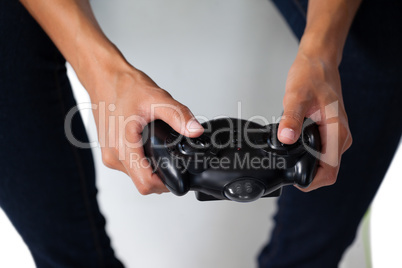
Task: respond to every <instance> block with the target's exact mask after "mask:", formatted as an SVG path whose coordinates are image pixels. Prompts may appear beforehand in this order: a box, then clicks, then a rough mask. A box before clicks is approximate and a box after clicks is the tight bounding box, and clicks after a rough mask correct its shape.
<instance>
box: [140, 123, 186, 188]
mask: <svg viewBox="0 0 402 268" xmlns="http://www.w3.org/2000/svg"><path fill="white" fill-rule="evenodd" d="M172 133H173V134H175V135H176V136H177V137H180V134H178V133H177V132H175V131H174V130H173V129H172V128H171V127H170V126H169V125H168V124H166V123H165V122H163V121H162V120H155V121H153V122H151V123H149V124H148V125H146V126H145V128H144V130H143V132H142V140H143V144H144V154H145V156H146V157H147V158H148V160H149V161H150V163H151V165H152V168H153V170H154V171H155V172H156V174H157V175H158V177H159V178H160V179H161V180H162V181H163V183H164V184H165V185H166V187H167V188H168V189H169V190H170V191H171V192H172V193H174V194H175V195H179V196H181V195H184V194H186V193H187V192H188V191H189V190H190V187H189V185H188V181H189V180H188V172H187V171H186V170H185V169H184V167H182V166H181V165H180V159H177V158H175V157H174V156H172V155H171V154H170V153H169V152H168V151H167V149H166V141H167V140H168V137H169V135H170V134H172Z"/></svg>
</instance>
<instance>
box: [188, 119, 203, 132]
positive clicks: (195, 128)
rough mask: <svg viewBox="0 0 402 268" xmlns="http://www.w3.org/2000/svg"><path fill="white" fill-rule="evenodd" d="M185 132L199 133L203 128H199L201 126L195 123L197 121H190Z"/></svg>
mask: <svg viewBox="0 0 402 268" xmlns="http://www.w3.org/2000/svg"><path fill="white" fill-rule="evenodd" d="M186 128H187V130H188V131H189V132H190V133H191V132H199V131H200V130H203V129H204V128H203V127H202V126H201V124H200V123H199V122H198V121H197V119H195V118H194V119H191V120H190V121H189V122H188V123H187V127H186Z"/></svg>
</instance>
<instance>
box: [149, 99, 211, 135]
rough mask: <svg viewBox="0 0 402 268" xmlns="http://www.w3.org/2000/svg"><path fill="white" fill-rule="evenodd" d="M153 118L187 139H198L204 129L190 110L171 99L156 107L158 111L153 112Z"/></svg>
mask: <svg viewBox="0 0 402 268" xmlns="http://www.w3.org/2000/svg"><path fill="white" fill-rule="evenodd" d="M155 117H156V119H161V120H163V121H164V122H166V123H167V124H168V125H169V126H171V127H172V128H173V129H174V130H175V131H177V132H178V133H180V134H182V135H184V136H187V137H191V138H193V137H198V136H199V135H201V134H202V133H203V132H204V128H203V127H202V126H201V124H200V123H199V122H198V121H197V119H196V118H195V117H194V115H193V113H192V112H191V111H190V109H189V108H187V106H185V105H183V104H181V103H180V102H178V101H176V100H173V99H169V100H168V101H167V102H165V103H164V104H161V105H158V109H156V110H155Z"/></svg>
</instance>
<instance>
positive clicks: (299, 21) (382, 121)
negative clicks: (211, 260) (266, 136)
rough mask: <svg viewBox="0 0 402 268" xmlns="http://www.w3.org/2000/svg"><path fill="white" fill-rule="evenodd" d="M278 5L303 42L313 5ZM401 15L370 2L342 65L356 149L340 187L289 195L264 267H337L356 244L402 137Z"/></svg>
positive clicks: (294, 1) (345, 161) (395, 7)
mask: <svg viewBox="0 0 402 268" xmlns="http://www.w3.org/2000/svg"><path fill="white" fill-rule="evenodd" d="M276 2H278V3H279V9H280V10H281V11H283V14H285V15H286V16H290V17H288V18H286V19H287V21H288V22H289V23H290V25H291V26H292V29H293V30H294V32H295V34H296V35H297V36H298V37H300V36H301V35H302V32H303V29H304V25H305V13H304V11H305V8H306V6H307V1H298V0H291V1H276ZM284 2H286V3H285V4H284ZM291 9H292V10H293V11H292V12H290V10H291ZM401 11H402V8H401V4H395V3H392V1H383V2H381V3H379V1H370V0H368V1H363V4H362V6H361V9H360V11H359V13H358V14H357V16H356V19H355V22H354V24H353V26H352V29H351V31H350V34H349V37H348V40H347V43H346V46H345V50H344V57H343V61H342V64H341V66H340V74H341V80H342V88H343V95H344V102H345V108H346V111H347V113H348V117H349V124H350V129H351V132H352V135H353V138H354V139H353V140H354V141H353V145H352V147H351V148H350V149H349V150H348V151H347V152H346V153H345V154H344V156H343V158H342V163H341V168H340V172H339V175H338V181H337V182H336V184H335V185H333V186H330V187H324V188H321V189H318V190H316V191H313V192H310V193H303V192H300V191H298V190H297V189H295V188H293V187H287V188H286V189H284V191H283V194H282V196H281V197H280V198H279V201H278V212H277V214H276V215H275V224H276V225H275V228H274V230H273V232H272V238H271V242H270V244H269V245H267V246H266V247H265V248H264V249H263V251H262V252H261V255H260V257H259V263H260V267H308V268H314V267H337V265H338V262H339V260H340V259H341V257H342V255H343V253H344V251H345V249H346V248H347V247H348V246H349V245H350V244H351V243H352V241H353V239H354V237H355V234H356V230H357V227H358V224H359V222H360V221H361V219H362V217H363V215H364V213H365V211H366V210H367V208H368V206H369V205H370V203H371V201H372V199H373V197H374V196H375V193H376V191H377V190H378V188H379V186H380V184H381V181H382V179H383V177H384V175H385V173H386V171H387V169H388V167H389V164H390V162H391V160H392V158H393V155H394V153H395V151H396V149H397V147H398V144H399V141H400V137H401V132H402V120H401V119H402V117H401V114H402V107H401V105H400V103H401V102H402V88H401V85H402V78H401V75H398V74H401V73H402V68H401V65H400V64H399V63H400V62H401V60H402V53H400V52H399V50H400V48H401V47H402V42H401V40H400V39H398V38H395V32H402V28H401V27H402V21H401V19H400V15H397V14H398V12H401ZM373 17H376V20H373V19H372V18H373ZM293 25H295V26H294V27H293ZM300 25H301V26H300Z"/></svg>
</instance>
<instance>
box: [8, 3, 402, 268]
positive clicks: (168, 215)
mask: <svg viewBox="0 0 402 268" xmlns="http://www.w3.org/2000/svg"><path fill="white" fill-rule="evenodd" d="M92 5H93V7H94V10H95V14H96V16H97V18H98V19H99V21H100V24H101V26H102V28H103V29H104V31H105V32H106V34H107V35H108V37H109V38H110V39H111V40H112V41H113V42H114V43H115V44H116V45H117V46H118V47H119V48H120V49H121V50H122V52H123V54H124V55H125V56H126V58H127V59H128V60H129V61H130V62H131V63H132V64H133V65H134V66H136V67H137V68H139V69H141V70H143V71H144V72H146V73H147V74H148V75H150V76H151V77H152V78H153V79H154V80H155V81H156V82H157V83H158V84H159V85H160V86H161V87H162V88H164V89H166V90H168V91H169V92H170V93H171V94H172V95H173V96H174V97H175V98H176V99H178V100H179V101H181V102H182V103H184V104H186V105H187V106H188V107H189V108H190V109H191V110H192V111H193V113H194V114H196V115H203V116H206V117H208V118H213V117H215V116H219V115H227V116H234V117H241V118H245V119H248V118H250V117H251V116H253V115H263V116H266V117H267V118H271V117H272V116H274V117H275V116H278V115H279V114H280V113H281V111H282V96H283V93H284V84H285V79H286V74H287V71H288V68H289V67H290V65H291V63H292V60H293V58H294V56H295V54H296V50H297V42H296V40H295V38H294V37H293V36H292V35H291V33H290V31H289V29H288V28H287V26H286V24H285V23H284V21H283V20H282V18H281V17H280V15H279V13H278V12H277V11H276V10H275V8H274V6H273V5H272V4H271V3H270V2H269V1H267V0H207V1H195V0H118V1H106V0H98V1H93V2H92ZM70 77H71V78H72V83H73V86H74V90H75V94H76V96H77V99H78V101H79V102H88V101H89V100H88V97H87V95H86V93H85V92H84V90H83V89H82V88H80V85H79V84H78V82H77V80H76V78H75V76H74V74H73V73H72V72H71V69H70ZM238 102H241V107H242V109H241V113H238ZM83 115H84V120H85V122H86V125H87V127H88V132H89V135H90V137H91V139H92V140H94V139H96V135H95V126H94V123H93V119H92V116H90V114H89V111H87V112H85V113H84V114H83ZM94 155H95V160H96V169H97V175H98V181H97V184H98V188H99V202H100V205H101V209H102V211H103V212H104V214H105V216H106V218H107V221H108V224H107V230H108V233H109V234H110V236H111V238H112V242H113V246H114V248H115V249H116V252H117V255H118V257H119V258H120V259H121V260H122V261H123V262H124V263H125V264H126V265H127V267H158V268H159V267H175V268H181V267H182V268H187V267H194V268H197V267H200V268H201V267H239V268H240V267H254V266H255V257H256V256H257V253H258V251H259V250H260V249H261V247H262V246H263V245H264V243H266V242H267V241H268V238H269V232H270V230H271V228H272V220H271V217H272V215H273V213H274V212H275V201H276V200H275V199H261V200H259V201H256V202H254V203H250V204H237V203H233V202H207V203H202V202H198V201H196V199H195V197H194V195H193V194H191V193H190V194H188V195H186V196H184V197H180V198H179V197H176V196H173V195H171V194H164V195H161V196H157V195H151V196H141V195H140V194H138V192H137V191H136V189H135V187H134V185H133V184H132V182H131V181H130V179H129V178H128V177H127V176H125V175H124V174H122V173H120V172H116V171H113V170H110V169H107V168H105V167H104V166H103V165H102V163H101V161H100V150H99V149H95V150H94ZM400 155H401V153H400ZM400 155H399V156H398V157H399V161H398V162H399V163H401V161H400V160H401V158H402V157H401V156H400ZM400 174H402V170H401V168H400V167H398V166H397V165H396V164H394V165H393V168H392V172H389V175H390V176H388V178H387V179H386V183H385V184H384V185H383V188H382V189H381V192H380V194H379V196H378V197H377V200H378V201H376V203H375V205H374V208H373V210H374V211H373V213H372V215H373V220H372V230H373V231H372V232H371V234H372V244H373V245H372V247H373V249H374V253H373V256H374V257H373V260H374V267H396V266H398V265H396V266H395V264H396V263H397V262H396V261H397V260H396V259H395V256H398V255H397V254H395V256H393V255H392V254H391V253H392V252H393V251H392V250H393V249H397V248H398V247H397V246H398V244H400V241H401V239H402V235H401V232H400V231H399V233H398V232H397V231H398V228H397V227H398V226H402V219H401V217H400V214H397V215H395V214H392V213H391V211H397V205H396V202H397V200H396V199H398V198H399V203H400V202H401V198H400V197H398V193H397V192H396V189H400V188H401V187H400V186H401V183H400V180H398V179H397V178H398V176H399V177H400ZM398 186H399V187H398ZM388 208H389V209H388ZM373 228H374V229H373ZM390 228H393V229H390ZM398 241H399V242H398ZM392 243H394V244H392ZM380 245H381V246H380ZM399 249H400V247H399ZM396 253H397V252H396ZM392 258H394V259H392ZM389 260H393V262H392V263H393V265H392V266H390V265H384V263H385V262H384V261H389ZM365 266H366V264H365V256H364V247H363V243H362V241H361V238H360V236H359V238H358V241H357V243H356V244H355V245H354V247H353V249H352V250H351V251H349V252H348V253H347V255H346V257H345V259H344V261H343V263H342V265H341V267H343V268H348V267H353V268H355V267H365ZM0 267H33V263H32V259H31V257H30V254H29V252H28V250H27V249H26V247H25V246H24V245H23V243H22V241H21V240H20V238H19V237H18V235H17V234H16V233H15V231H14V229H13V227H12V226H11V225H10V223H9V222H8V221H7V219H6V218H5V216H4V215H3V214H2V213H0Z"/></svg>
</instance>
